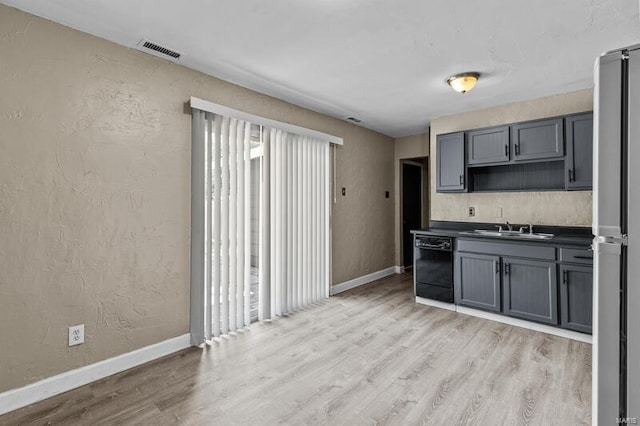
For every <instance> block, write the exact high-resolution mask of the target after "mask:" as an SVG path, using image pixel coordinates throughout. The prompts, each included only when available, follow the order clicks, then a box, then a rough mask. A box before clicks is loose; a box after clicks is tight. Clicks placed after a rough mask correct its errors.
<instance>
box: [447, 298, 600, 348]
mask: <svg viewBox="0 0 640 426" xmlns="http://www.w3.org/2000/svg"><path fill="white" fill-rule="evenodd" d="M456 312H458V313H460V314H466V315H471V316H474V317H478V318H484V319H488V320H492V321H497V322H501V323H504V324H509V325H515V326H516V327H522V328H527V329H529V330H535V331H540V332H542V333H547V334H553V335H554V336H559V337H566V338H567V339H573V340H577V341H580V342H585V343H591V341H592V338H591V336H590V335H589V334H584V333H578V332H577V331H571V330H565V329H564V328H558V327H551V326H550V325H544V324H538V323H537V322H531V321H525V320H521V319H518V318H513V317H508V316H506V315H498V314H494V313H491V312H486V311H481V310H479V309H473V308H466V307H464V306H457V308H456Z"/></svg>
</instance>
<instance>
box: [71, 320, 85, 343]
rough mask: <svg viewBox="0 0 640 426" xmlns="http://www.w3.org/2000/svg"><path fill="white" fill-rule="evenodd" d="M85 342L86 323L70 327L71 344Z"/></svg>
mask: <svg viewBox="0 0 640 426" xmlns="http://www.w3.org/2000/svg"><path fill="white" fill-rule="evenodd" d="M82 343H84V324H80V325H74V326H71V327H69V346H76V345H81V344H82Z"/></svg>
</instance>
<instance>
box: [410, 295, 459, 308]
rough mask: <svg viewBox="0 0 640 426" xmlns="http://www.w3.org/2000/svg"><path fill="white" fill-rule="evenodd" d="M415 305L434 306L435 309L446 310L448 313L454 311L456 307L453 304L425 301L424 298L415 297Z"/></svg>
mask: <svg viewBox="0 0 640 426" xmlns="http://www.w3.org/2000/svg"><path fill="white" fill-rule="evenodd" d="M416 303H420V304H421V305H427V306H435V307H436V308H440V309H446V310H448V311H453V312H455V311H456V305H454V304H453V303H447V302H441V301H439V300H433V299H427V298H425V297H420V296H416Z"/></svg>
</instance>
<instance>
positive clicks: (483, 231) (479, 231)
mask: <svg viewBox="0 0 640 426" xmlns="http://www.w3.org/2000/svg"><path fill="white" fill-rule="evenodd" d="M461 234H465V235H486V236H488V237H505V238H522V239H530V240H548V239H550V238H553V234H542V233H534V234H529V233H527V232H519V231H490V230H487V229H476V230H474V231H468V232H461Z"/></svg>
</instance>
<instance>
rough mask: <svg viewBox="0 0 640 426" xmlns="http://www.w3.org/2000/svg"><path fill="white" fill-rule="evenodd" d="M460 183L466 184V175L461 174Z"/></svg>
mask: <svg viewBox="0 0 640 426" xmlns="http://www.w3.org/2000/svg"><path fill="white" fill-rule="evenodd" d="M460 185H464V175H460Z"/></svg>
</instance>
